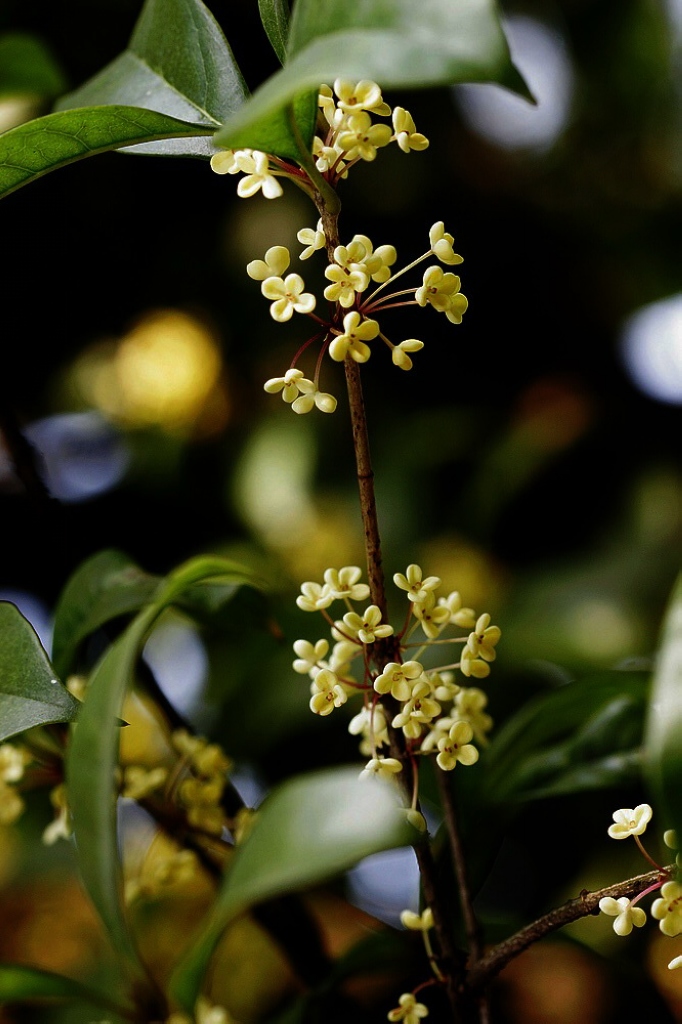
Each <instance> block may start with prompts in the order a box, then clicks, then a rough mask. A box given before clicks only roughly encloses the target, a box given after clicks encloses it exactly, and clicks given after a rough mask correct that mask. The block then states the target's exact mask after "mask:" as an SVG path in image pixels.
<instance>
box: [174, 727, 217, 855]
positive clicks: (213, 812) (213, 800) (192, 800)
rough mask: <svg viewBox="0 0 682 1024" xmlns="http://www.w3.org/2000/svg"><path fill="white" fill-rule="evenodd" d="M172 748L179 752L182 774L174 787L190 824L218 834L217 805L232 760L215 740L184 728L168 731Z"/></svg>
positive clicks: (202, 830)
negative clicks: (182, 776)
mask: <svg viewBox="0 0 682 1024" xmlns="http://www.w3.org/2000/svg"><path fill="white" fill-rule="evenodd" d="M171 741H172V743H173V746H174V748H175V750H177V752H178V753H179V754H181V755H182V762H181V765H180V770H181V771H182V772H184V775H185V777H184V778H182V780H181V781H180V783H179V785H178V787H177V791H178V795H179V799H180V802H181V803H182V804H183V806H184V807H185V809H186V812H187V822H188V824H189V825H191V826H192V828H195V829H198V830H199V831H201V832H206V833H208V834H209V835H216V836H219V835H220V834H221V833H222V831H223V827H224V826H225V812H224V810H223V807H222V805H221V801H222V797H223V792H224V790H225V786H226V784H227V775H228V772H229V771H230V770H231V768H232V762H231V761H230V759H229V758H228V757H227V756H226V754H225V753H224V751H223V750H222V748H221V747H220V746H218V744H217V743H209V742H208V740H206V739H205V738H204V737H203V736H193V735H192V734H191V733H189V732H187V731H186V730H185V729H177V730H176V731H175V732H174V733H173V734H172V735H171Z"/></svg>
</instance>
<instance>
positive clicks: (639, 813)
mask: <svg viewBox="0 0 682 1024" xmlns="http://www.w3.org/2000/svg"><path fill="white" fill-rule="evenodd" d="M653 813H654V812H653V810H652V809H651V807H650V806H649V804H638V805H637V807H635V808H632V807H621V808H620V810H618V811H614V812H613V820H614V822H615V824H614V825H609V835H610V836H611V838H612V839H627V838H628V836H641V835H642V833H643V832H645V831H646V827H647V825H648V824H649V822H650V821H651V818H652V815H653Z"/></svg>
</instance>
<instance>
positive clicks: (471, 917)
mask: <svg viewBox="0 0 682 1024" xmlns="http://www.w3.org/2000/svg"><path fill="white" fill-rule="evenodd" d="M436 777H437V779H438V789H439V791H440V796H441V802H442V804H443V811H444V813H445V828H446V830H447V833H448V839H449V840H450V852H451V854H452V865H453V867H454V869H455V877H456V879H457V889H458V891H459V902H460V905H461V908H462V915H463V917H464V927H465V929H466V935H467V941H468V944H469V954H470V958H471V961H470V962H471V963H472V964H473V963H475V962H476V961H477V960H480V959H481V955H482V953H483V942H482V939H481V929H480V927H479V924H478V921H477V919H476V914H475V913H474V903H473V898H472V895H471V887H470V886H469V878H468V875H467V868H466V857H465V855H464V846H463V844H462V837H461V835H460V832H459V825H458V823H457V814H456V812H455V801H454V796H453V792H452V786H451V785H450V779H449V777H448V775H447V773H446V772H444V771H443V770H442V769H441V768H437V769H436Z"/></svg>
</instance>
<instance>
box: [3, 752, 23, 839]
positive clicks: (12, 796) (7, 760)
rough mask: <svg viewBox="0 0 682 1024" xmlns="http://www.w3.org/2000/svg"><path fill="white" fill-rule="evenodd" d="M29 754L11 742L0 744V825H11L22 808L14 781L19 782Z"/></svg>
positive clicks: (19, 814)
mask: <svg viewBox="0 0 682 1024" xmlns="http://www.w3.org/2000/svg"><path fill="white" fill-rule="evenodd" d="M28 760H29V754H28V752H27V751H26V750H25V749H24V748H23V747H17V746H15V745H14V744H13V743H3V744H1V745H0V825H12V824H13V823H14V822H15V821H16V820H17V818H19V817H20V816H21V814H22V812H23V810H24V801H23V799H22V798H21V796H20V795H19V793H18V791H17V788H16V783H17V782H20V781H21V779H22V777H23V774H24V768H25V766H26V763H27V761H28Z"/></svg>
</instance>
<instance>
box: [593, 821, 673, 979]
mask: <svg viewBox="0 0 682 1024" xmlns="http://www.w3.org/2000/svg"><path fill="white" fill-rule="evenodd" d="M652 815H653V811H652V809H651V807H650V806H649V804H639V805H638V806H637V807H634V808H633V807H621V808H620V809H619V810H617V811H614V813H613V825H610V826H609V830H608V831H609V835H610V837H611V838H612V839H628V838H629V837H632V838H633V839H634V840H635V842H636V843H637V846H638V847H639V849H640V851H641V853H642V854H643V855H644V857H645V858H646V859H647V861H648V862H649V863H650V864H652V865H653V867H655V868H656V869H657V871H659V872H660V878H659V879H658V880H657V881H655V882H654V883H653V884H652V885H649V886H647V888H646V889H644V890H643V891H642V892H640V893H638V894H637V895H636V896H634V897H633V898H632V899H628V898H627V896H621V897H620V898H619V899H614V897H612V896H604V897H603V899H601V900H600V901H599V909H600V910H601V912H602V913H603V914H606V915H607V916H609V917H613V918H614V922H613V930H614V932H615V933H616V935H629V934H630V932H631V931H632V929H633V928H641V927H642V926H643V925H644V924H645V923H646V913H645V911H644V909H643V908H642V907H640V906H637V904H638V903H639V901H640V900H641V899H643V898H644V897H645V896H648V895H649V894H650V893H652V892H660V896H659V897H658V898H657V899H655V900H654V901H653V903H652V904H651V916H652V917H653V918H654V920H656V921H658V926H659V928H660V930H661V931H662V933H663V934H664V935H668V936H669V937H671V938H675V937H676V936H677V935H682V885H681V884H680V882H678V881H675V880H674V879H672V878H671V877H670V871H669V870H668V869H666V868H664V867H662V866H661V865H660V864H657V863H656V861H655V860H654V859H653V857H651V856H650V854H649V853H648V852H647V851H646V850H645V848H644V846H643V844H642V841H641V839H640V838H639V837H640V836H641V835H643V834H644V832H645V831H646V828H647V825H648V824H649V822H650V821H651V818H652ZM663 842H664V843H665V845H666V846H667V847H668V849H671V850H677V847H678V843H677V837H676V835H675V832H674V830H673V829H668V831H667V832H665V834H664V836H663ZM675 861H676V866H677V867H681V866H682V861H681V860H680V855H679V854H677V855H676V858H675ZM668 966H669V967H670V969H671V970H674V969H675V968H677V967H682V956H676V957H675V958H674V959H673V960H671V961H670V963H669V964H668Z"/></svg>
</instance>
